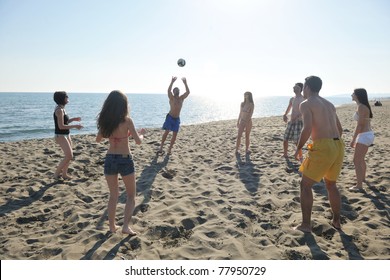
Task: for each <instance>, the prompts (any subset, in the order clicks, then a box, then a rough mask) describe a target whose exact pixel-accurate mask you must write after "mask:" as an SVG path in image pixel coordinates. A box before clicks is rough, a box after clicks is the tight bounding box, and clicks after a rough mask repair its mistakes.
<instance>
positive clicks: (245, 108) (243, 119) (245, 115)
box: [236, 91, 255, 154]
mask: <svg viewBox="0 0 390 280" xmlns="http://www.w3.org/2000/svg"><path fill="white" fill-rule="evenodd" d="M254 109H255V104H254V103H253V97H252V93H251V92H249V91H247V92H245V93H244V102H242V103H241V107H240V115H239V116H238V120H237V128H238V134H237V142H236V154H238V153H239V151H240V145H241V137H242V134H243V133H244V131H245V153H246V154H249V153H250V151H249V145H250V138H249V137H250V133H251V130H252V115H253V111H254Z"/></svg>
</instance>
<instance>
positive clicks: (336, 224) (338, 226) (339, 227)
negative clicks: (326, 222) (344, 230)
mask: <svg viewBox="0 0 390 280" xmlns="http://www.w3.org/2000/svg"><path fill="white" fill-rule="evenodd" d="M330 225H331V226H332V227H334V228H335V229H336V230H341V224H340V222H335V221H333V222H332V223H331V224H330Z"/></svg>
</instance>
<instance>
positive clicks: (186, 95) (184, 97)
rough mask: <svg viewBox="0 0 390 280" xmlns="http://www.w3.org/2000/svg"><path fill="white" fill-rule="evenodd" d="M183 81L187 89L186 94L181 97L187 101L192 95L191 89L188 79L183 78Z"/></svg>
mask: <svg viewBox="0 0 390 280" xmlns="http://www.w3.org/2000/svg"><path fill="white" fill-rule="evenodd" d="M181 80H182V81H183V83H184V86H185V87H186V92H185V93H183V95H182V96H181V97H182V98H183V99H186V98H187V97H188V95H190V89H189V88H188V85H187V79H186V78H185V77H183V78H181Z"/></svg>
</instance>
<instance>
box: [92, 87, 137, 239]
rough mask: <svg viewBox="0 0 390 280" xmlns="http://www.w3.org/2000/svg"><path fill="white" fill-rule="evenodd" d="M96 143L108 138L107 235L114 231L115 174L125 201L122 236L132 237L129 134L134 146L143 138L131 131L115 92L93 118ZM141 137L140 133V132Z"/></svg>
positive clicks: (123, 97) (121, 100)
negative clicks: (120, 179)
mask: <svg viewBox="0 0 390 280" xmlns="http://www.w3.org/2000/svg"><path fill="white" fill-rule="evenodd" d="M97 128H98V130H99V132H98V134H97V136H96V142H100V141H101V140H102V139H103V138H108V141H109V144H110V145H109V148H108V151H107V154H106V158H105V160H104V175H105V177H106V181H107V185H108V188H109V190H110V198H109V200H108V222H109V227H110V232H112V233H114V232H116V231H117V230H118V229H119V228H120V227H119V226H117V225H116V221H115V214H116V206H117V203H118V197H119V182H118V174H121V176H122V180H123V182H124V184H125V187H126V193H127V199H126V205H125V211H124V217H123V226H122V233H124V234H129V235H136V232H135V231H133V230H132V229H131V228H130V227H129V223H130V220H131V217H132V215H133V211H134V206H135V189H136V186H135V167H134V161H133V157H132V154H131V151H130V147H129V140H128V138H129V136H130V135H131V136H132V137H133V139H134V140H135V143H136V144H141V142H142V138H143V135H139V134H138V133H137V131H136V130H135V126H134V123H133V121H132V119H131V118H130V117H129V111H128V103H127V96H126V95H124V94H123V93H122V92H120V91H118V90H114V91H112V92H111V93H110V94H109V95H108V97H107V99H106V101H105V102H104V104H103V107H102V110H101V112H100V113H99V115H98V118H97ZM140 133H141V134H142V133H143V131H142V132H140Z"/></svg>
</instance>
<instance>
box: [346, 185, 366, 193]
mask: <svg viewBox="0 0 390 280" xmlns="http://www.w3.org/2000/svg"><path fill="white" fill-rule="evenodd" d="M349 190H350V191H354V192H361V191H363V188H362V187H358V186H353V187H350V188H349Z"/></svg>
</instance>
